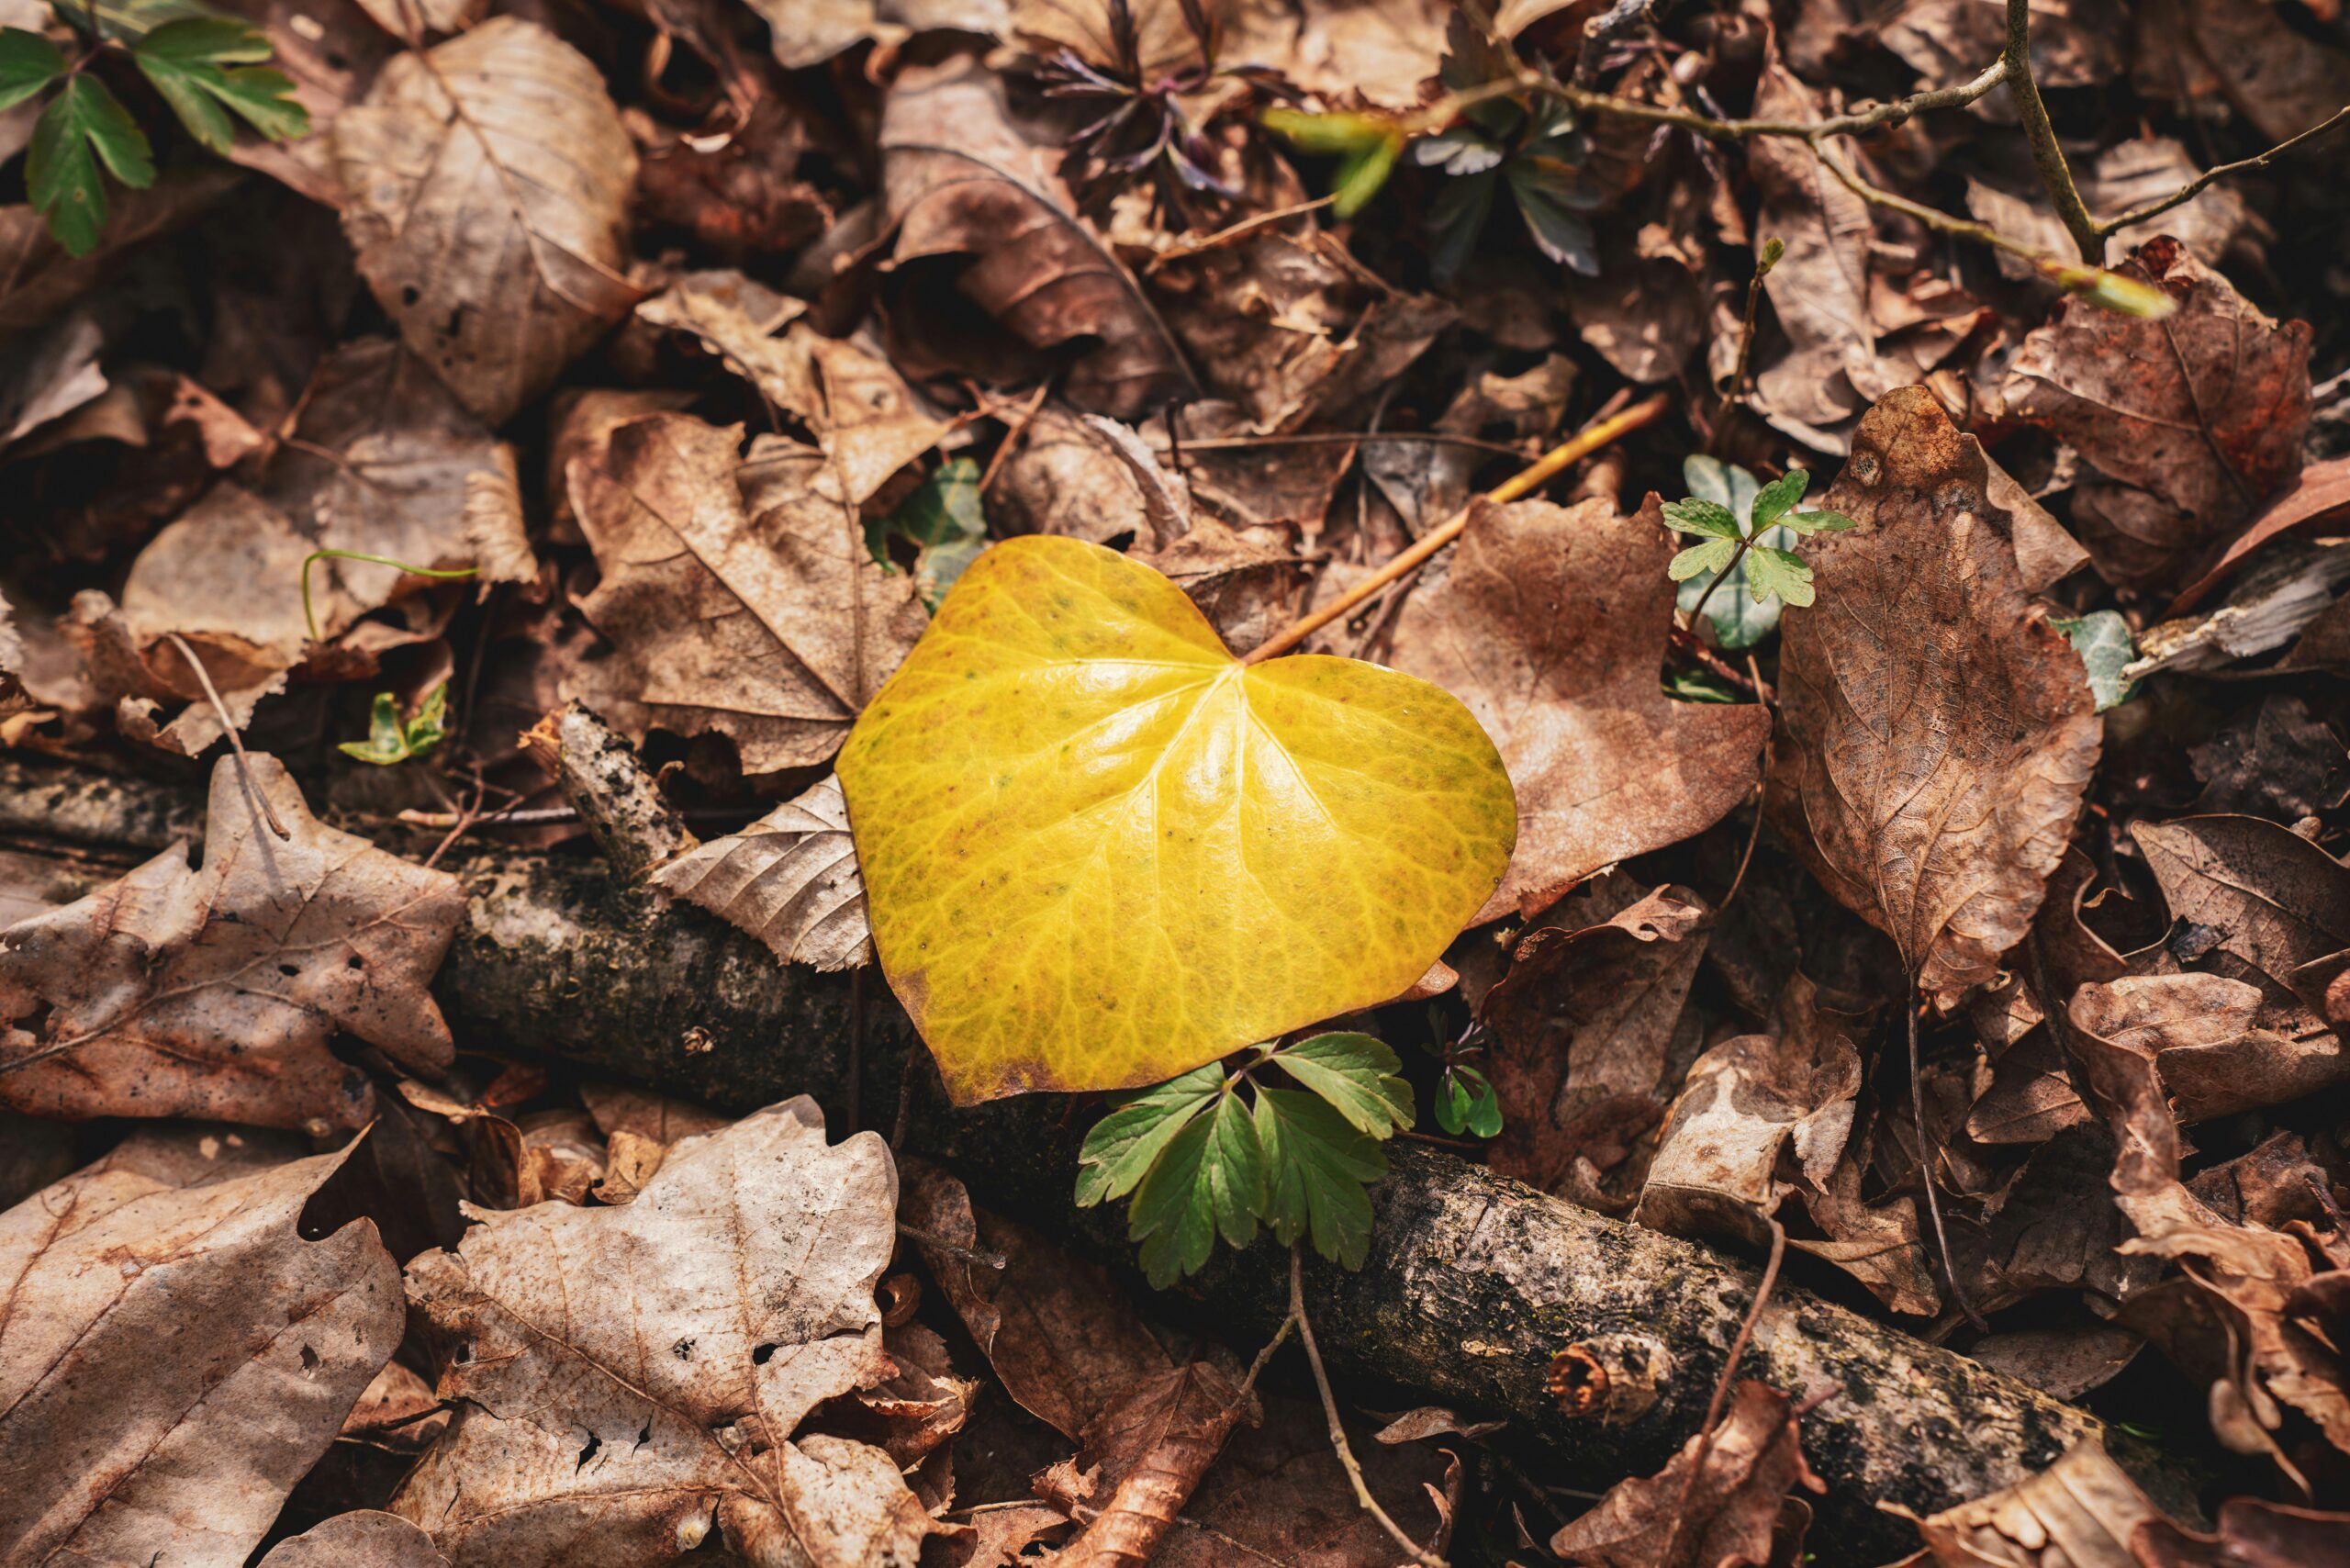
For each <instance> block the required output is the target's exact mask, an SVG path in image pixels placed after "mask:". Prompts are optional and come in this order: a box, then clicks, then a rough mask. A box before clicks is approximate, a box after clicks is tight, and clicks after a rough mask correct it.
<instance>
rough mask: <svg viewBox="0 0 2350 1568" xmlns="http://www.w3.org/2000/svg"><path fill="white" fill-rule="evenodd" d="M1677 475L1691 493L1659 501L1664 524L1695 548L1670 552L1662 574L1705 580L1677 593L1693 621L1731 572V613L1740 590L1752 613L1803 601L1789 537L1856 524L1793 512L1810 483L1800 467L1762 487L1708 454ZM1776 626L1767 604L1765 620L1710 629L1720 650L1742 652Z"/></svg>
mask: <svg viewBox="0 0 2350 1568" xmlns="http://www.w3.org/2000/svg"><path fill="white" fill-rule="evenodd" d="M1682 474H1683V476H1684V478H1685V479H1686V480H1687V482H1688V485H1689V487H1690V489H1691V490H1692V491H1693V492H1695V494H1693V495H1691V496H1690V497H1689V498H1687V499H1685V500H1678V501H1669V502H1667V503H1666V504H1665V508H1664V525H1665V526H1666V527H1667V528H1670V529H1672V530H1673V532H1676V533H1684V534H1689V535H1693V536H1695V538H1696V539H1697V540H1698V541H1699V543H1695V544H1692V545H1690V546H1689V547H1688V548H1686V549H1684V550H1683V551H1682V552H1681V553H1680V554H1677V555H1675V556H1674V557H1673V561H1672V564H1671V565H1669V566H1666V567H1665V575H1666V576H1667V577H1671V578H1672V579H1673V581H1674V582H1677V583H1689V584H1692V585H1693V586H1694V584H1695V580H1696V579H1698V578H1700V577H1709V579H1710V580H1708V581H1707V583H1706V585H1705V587H1704V588H1702V589H1701V590H1699V591H1698V592H1697V594H1696V597H1695V599H1689V598H1688V596H1687V590H1686V589H1684V594H1683V599H1684V603H1683V605H1682V608H1684V610H1688V611H1689V612H1690V616H1691V618H1692V619H1693V620H1694V619H1696V618H1697V617H1699V616H1701V615H1702V614H1703V613H1704V611H1705V609H1706V606H1707V604H1708V603H1709V602H1711V600H1712V599H1713V596H1714V590H1715V589H1716V588H1720V587H1721V586H1722V585H1723V583H1725V582H1728V581H1729V579H1730V577H1732V576H1733V575H1737V576H1739V577H1740V583H1739V584H1736V585H1733V586H1732V588H1731V600H1730V610H1731V611H1737V610H1738V609H1739V607H1738V602H1737V589H1738V588H1739V587H1741V586H1742V587H1743V588H1745V589H1746V591H1747V594H1748V596H1749V597H1750V598H1751V599H1752V601H1753V603H1754V604H1755V605H1756V606H1757V607H1758V608H1759V607H1761V606H1762V605H1764V604H1765V603H1766V602H1768V601H1770V600H1772V599H1774V598H1775V599H1778V600H1779V601H1781V602H1784V603H1786V604H1795V605H1807V604H1809V603H1810V602H1811V601H1812V586H1811V568H1810V567H1809V566H1806V565H1805V564H1804V559H1803V557H1802V556H1800V555H1798V554H1796V553H1795V551H1794V550H1793V549H1791V548H1789V546H1791V545H1793V544H1794V543H1795V537H1794V536H1795V535H1796V534H1798V533H1833V532H1841V531H1842V530H1844V529H1847V528H1854V527H1857V526H1859V525H1858V524H1857V523H1855V522H1854V521H1853V520H1852V519H1851V518H1849V517H1846V516H1845V515H1844V514H1843V513H1841V512H1833V511H1797V510H1796V503H1797V502H1799V501H1801V500H1802V499H1803V493H1804V490H1805V488H1806V487H1807V486H1808V485H1809V484H1810V483H1811V476H1810V475H1809V474H1807V473H1806V472H1805V471H1804V470H1803V469H1800V468H1790V469H1788V470H1787V471H1786V472H1785V474H1782V475H1780V476H1778V477H1777V478H1776V479H1774V480H1772V481H1771V482H1770V483H1769V484H1767V485H1758V484H1757V483H1756V482H1755V479H1754V476H1752V475H1751V474H1749V473H1747V472H1746V470H1744V469H1743V468H1737V467H1733V466H1730V465H1726V464H1722V463H1718V462H1716V461H1715V460H1714V459H1712V458H1710V457H1692V458H1690V459H1689V460H1688V461H1687V462H1686V463H1684V464H1683V465H1682ZM1740 568H1743V570H1742V571H1741V570H1740ZM1777 623H1778V616H1777V614H1776V610H1775V607H1774V610H1773V613H1771V614H1770V615H1769V616H1768V617H1767V618H1766V617H1764V616H1762V615H1748V614H1745V613H1742V612H1741V613H1730V612H1725V614H1724V615H1723V616H1721V617H1718V618H1717V619H1716V620H1715V621H1714V622H1712V625H1713V627H1714V632H1715V635H1716V637H1717V638H1718V640H1719V641H1720V642H1721V644H1722V645H1723V646H1724V647H1733V648H1743V647H1751V646H1752V645H1753V644H1755V643H1758V642H1760V641H1761V640H1762V638H1763V637H1764V636H1767V635H1768V634H1769V633H1770V631H1771V628H1772V627H1773V626H1775V625H1776V624H1777Z"/></svg>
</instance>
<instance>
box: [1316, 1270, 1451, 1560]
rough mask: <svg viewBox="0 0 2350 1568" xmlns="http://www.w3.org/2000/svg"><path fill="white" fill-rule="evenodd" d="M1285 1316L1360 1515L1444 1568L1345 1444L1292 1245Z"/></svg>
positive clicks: (1407, 1548) (1420, 1556) (1414, 1556)
mask: <svg viewBox="0 0 2350 1568" xmlns="http://www.w3.org/2000/svg"><path fill="white" fill-rule="evenodd" d="M1289 1315H1290V1317H1291V1318H1292V1320H1293V1321H1295V1323H1296V1324H1297V1338H1298V1343H1300V1344H1302V1345H1304V1347H1305V1361H1306V1364H1307V1365H1308V1366H1310V1367H1312V1368H1313V1369H1314V1386H1315V1388H1316V1389H1318V1390H1320V1391H1321V1394H1322V1414H1323V1415H1324V1416H1326V1417H1329V1421H1330V1446H1331V1448H1332V1449H1334V1450H1337V1455H1338V1465H1339V1468H1341V1469H1343V1470H1344V1471H1345V1472H1346V1473H1347V1480H1348V1483H1349V1484H1352V1485H1353V1487H1354V1489H1355V1501H1356V1502H1357V1503H1359V1504H1360V1505H1361V1506H1362V1511H1363V1512H1364V1513H1366V1514H1369V1515H1370V1516H1371V1518H1374V1519H1376V1520H1378V1521H1379V1525H1380V1528H1381V1529H1384V1530H1385V1531H1386V1532H1387V1533H1388V1534H1389V1535H1390V1536H1392V1537H1393V1538H1394V1540H1395V1544H1396V1545H1397V1546H1400V1547H1402V1548H1403V1549H1404V1551H1406V1552H1408V1553H1410V1555H1411V1559H1412V1561H1413V1562H1416V1563H1418V1564H1419V1565H1420V1568H1446V1563H1445V1561H1444V1559H1443V1558H1441V1557H1438V1555H1437V1554H1436V1553H1435V1552H1433V1551H1429V1550H1427V1548H1426V1547H1424V1546H1422V1545H1421V1544H1420V1543H1419V1542H1418V1541H1416V1540H1413V1539H1412V1538H1411V1536H1410V1535H1409V1534H1408V1533H1407V1532H1406V1531H1405V1530H1404V1527H1403V1526H1402V1525H1399V1524H1397V1523H1396V1522H1395V1521H1394V1520H1393V1519H1392V1518H1389V1517H1388V1514H1387V1510H1386V1509H1384V1508H1382V1507H1381V1506H1379V1499H1378V1498H1376V1497H1374V1496H1372V1495H1371V1487H1370V1486H1369V1485H1368V1484H1365V1483H1364V1481H1363V1478H1362V1465H1361V1464H1360V1462H1357V1460H1356V1459H1355V1450H1354V1449H1353V1447H1352V1446H1351V1445H1350V1444H1348V1441H1347V1427H1346V1423H1345V1422H1344V1421H1342V1420H1340V1419H1339V1418H1338V1400H1337V1395H1336V1394H1332V1393H1331V1392H1330V1374H1329V1373H1328V1372H1325V1371H1324V1370H1323V1368H1322V1350H1321V1348H1320V1347H1319V1346H1317V1345H1315V1343H1314V1323H1313V1320H1312V1319H1310V1318H1308V1317H1307V1316H1305V1282H1304V1255H1303V1254H1302V1253H1301V1252H1300V1251H1299V1250H1298V1249H1297V1248H1296V1247H1295V1246H1292V1247H1291V1248H1290V1249H1289Z"/></svg>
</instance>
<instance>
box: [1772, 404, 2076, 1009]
mask: <svg viewBox="0 0 2350 1568" xmlns="http://www.w3.org/2000/svg"><path fill="white" fill-rule="evenodd" d="M1991 473H1992V471H1991V470H1990V469H1989V468H1988V466H1987V465H1986V464H1985V462H1984V459H1983V455H1982V451H1981V449H1980V448H1979V447H1978V446H1977V445H1976V444H1975V438H1974V437H1972V436H1969V435H1964V434H1961V433H1960V432H1959V431H1957V430H1955V429H1954V428H1953V426H1952V424H1951V422H1950V419H1949V417H1948V416H1947V415H1946V414H1944V413H1943V412H1942V406H1941V405H1940V404H1939V403H1937V402H1936V401H1935V400H1934V399H1933V398H1932V396H1931V395H1930V394H1929V393H1927V392H1926V391H1924V390H1923V389H1922V388H1917V387H1910V388H1905V389H1903V390H1900V391H1897V392H1894V393H1892V394H1889V395H1888V396H1887V397H1886V398H1885V399H1884V400H1883V401H1881V402H1880V403H1878V404H1877V406H1876V407H1875V408H1874V409H1871V410H1870V411H1869V413H1868V415H1867V417H1866V418H1864V419H1863V420H1862V421H1861V427H1860V430H1859V431H1857V432H1856V433H1855V435H1854V437H1853V441H1852V458H1851V460H1850V461H1849V462H1848V463H1847V464H1846V465H1845V467H1844V472H1843V474H1842V475H1841V476H1840V477H1839V478H1838V479H1837V481H1836V484H1835V487H1833V488H1832V489H1830V491H1829V493H1828V495H1827V497H1826V498H1824V501H1823V503H1822V504H1823V505H1825V506H1826V507H1828V508H1830V510H1836V511H1841V512H1842V513H1844V514H1845V515H1846V516H1848V517H1852V518H1855V519H1858V520H1859V521H1860V523H1861V526H1860V527H1859V528H1857V529H1854V530H1852V532H1844V533H1827V534H1821V535H1819V536H1818V537H1817V538H1816V539H1813V540H1812V541H1810V542H1809V543H1808V545H1807V550H1806V558H1807V560H1808V561H1809V562H1810V563H1811V566H1812V570H1813V573H1814V578H1815V583H1816V585H1817V588H1818V603H1817V604H1816V605H1814V606H1812V607H1809V608H1791V609H1789V610H1787V612H1786V615H1785V619H1784V620H1783V621H1782V622H1781V636H1782V650H1781V655H1780V666H1779V670H1780V673H1779V691H1780V702H1781V714H1782V719H1781V728H1780V732H1779V735H1778V737H1777V739H1776V740H1775V741H1774V752H1773V760H1772V769H1771V784H1770V792H1769V793H1770V802H1769V804H1770V811H1771V815H1772V817H1773V820H1774V822H1775V823H1777V824H1778V826H1779V828H1780V831H1781V832H1782V833H1783V834H1785V835H1786V837H1787V838H1788V839H1789V841H1790V842H1791V843H1793V844H1794V845H1795V846H1796V849H1797V851H1798V852H1799V853H1800V854H1801V855H1802V856H1803V857H1804V860H1805V863H1806V864H1807V866H1809V867H1810V868H1811V869H1812V871H1813V873H1814V874H1815V875H1816V876H1818V878H1819V879H1820V880H1821V881H1822V882H1823V883H1824V884H1825V885H1826V886H1827V887H1828V889H1829V890H1830V891H1831V892H1833V893H1834V894H1835V895H1836V896H1837V898H1838V899H1840V900H1841V901H1842V902H1844V904H1845V905H1846V906H1847V907H1849V908H1851V909H1852V910H1853V911H1855V912H1856V913H1859V914H1861V915H1862V916H1863V917H1864V918H1866V919H1867V920H1869V921H1870V922H1871V923H1872V924H1875V925H1877V926H1878V927H1880V928H1881V929H1883V930H1884V931H1885V932H1886V934H1887V935H1890V936H1891V937H1892V938H1893V940H1894V943H1895V945H1896V946H1898V947H1899V949H1900V951H1901V956H1902V958H1903V960H1904V961H1905V962H1906V963H1907V964H1908V967H1909V969H1910V971H1911V973H1912V974H1913V975H1915V976H1916V977H1917V979H1918V983H1919V986H1920V988H1921V989H1922V990H1923V991H1925V992H1926V993H1927V994H1928V995H1929V996H1931V997H1933V998H1934V999H1935V1000H1936V1001H1937V1002H1940V1003H1941V1004H1942V1005H1943V1006H1945V1007H1948V1006H1951V1005H1953V1004H1955V1003H1956V1002H1957V1001H1958V999H1959V997H1960V996H1961V995H1963V994H1964V992H1965V991H1966V990H1967V989H1968V988H1969V987H1971V986H1974V985H1975V984H1978V983H1980V982H1981V981H1983V980H1987V979H1989V978H1990V976H1991V974H1992V973H1993V971H1994V970H1995V969H1997V964H1998V960H1999V958H2000V956H2001V955H2002V954H2004V953H2005V952H2006V951H2007V950H2008V948H2009V947H2010V946H2013V945H2014V944H2015V943H2016V942H2017V941H2019V940H2020V939H2021V937H2022V936H2023V935H2024V934H2025V933H2026V932H2027V931H2029V930H2030V929H2031V918H2032V914H2033V913H2034V912H2035V911H2036V910H2037V909H2038V908H2039V907H2040V901H2041V897H2042V893H2043V892H2044V890H2045V883H2046V879H2047V877H2048V874H2049V872H2050V871H2051V870H2053V868H2054V867H2055V865H2056V862H2057V860H2058V859H2059V858H2060V857H2062V856H2063V854H2064V851H2065V841H2066V839H2067V838H2068V836H2069V835H2070V833H2071V829H2072V823H2073V817H2074V815H2075V813H2076V812H2077V811H2078V810H2079V809H2080V802H2081V797H2082V794H2083V793H2084V791H2085V790H2087V787H2088V780H2089V774H2090V770H2091V769H2092V768H2093V767H2095V765H2096V762H2097V756H2098V742H2099V736H2100V734H2101V724H2100V722H2099V720H2098V716H2097V713H2096V709H2095V702H2094V700H2093V699H2092V697H2091V695H2090V693H2089V689H2088V685H2087V681H2085V680H2084V679H2083V678H2082V676H2081V668H2080V660H2079V659H2078V657H2077V656H2076V655H2075V654H2074V652H2073V650H2072V647H2071V645H2070V644H2067V643H2066V642H2065V639H2064V636H2063V635H2062V634H2061V633H2058V632H2057V631H2055V630H2054V629H2053V627H2051V626H2050V625H2049V624H2048V618H2047V614H2046V611H2045V610H2044V609H2043V608H2042V607H2041V606H2039V605H2038V604H2036V603H2035V602H2034V601H2033V599H2032V598H2031V588H2033V587H2034V586H2035V585H2034V584H2033V583H2032V581H2031V578H2030V577H2028V576H2027V575H2026V571H2025V568H2024V567H2023V566H2021V565H2020V562H2019V543H2020V540H2019V535H2020V528H2019V522H2018V517H2017V514H2016V513H2015V512H2014V511H2013V510H2008V509H2005V508H2003V507H2001V506H2000V505H1999V504H1997V501H1996V500H1995V499H1994V498H1993V495H1992V493H1991V492H1990V491H1989V488H1988V487H1989V486H1990V483H1991Z"/></svg>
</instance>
